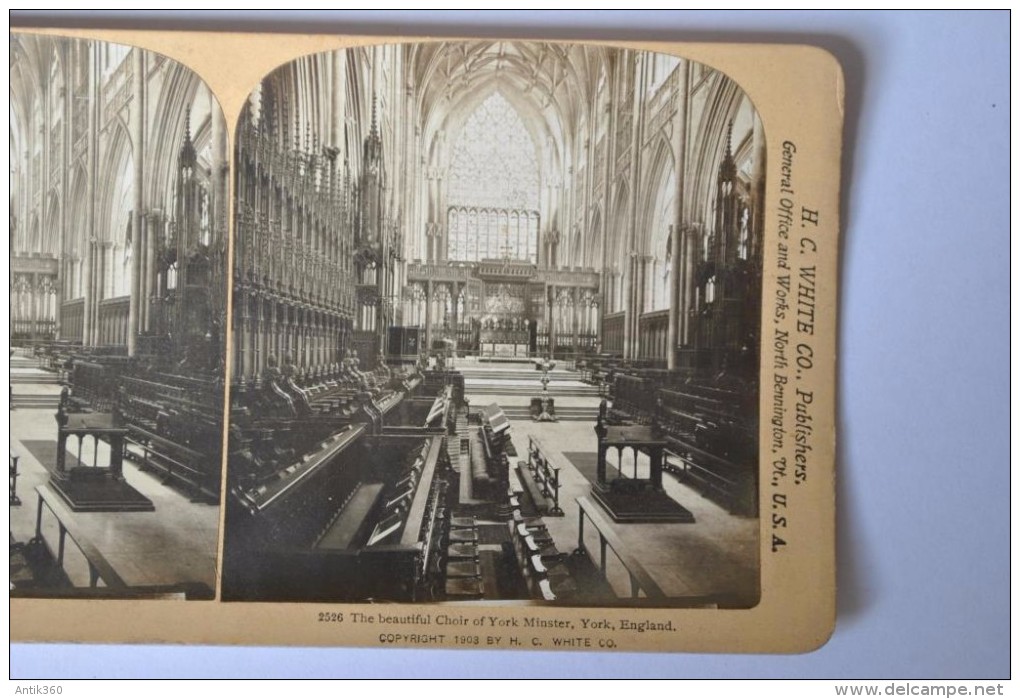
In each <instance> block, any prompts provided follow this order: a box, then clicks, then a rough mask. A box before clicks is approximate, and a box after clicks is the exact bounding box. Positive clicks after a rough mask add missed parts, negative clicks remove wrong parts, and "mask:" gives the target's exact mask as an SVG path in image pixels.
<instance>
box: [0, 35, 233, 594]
mask: <svg viewBox="0 0 1020 699" xmlns="http://www.w3.org/2000/svg"><path fill="white" fill-rule="evenodd" d="M226 144H227V137H226V122H225V121H224V118H223V114H222V112H221V111H220V107H219V105H218V103H217V101H216V99H215V98H214V96H213V95H212V93H211V92H210V91H209V89H208V87H207V86H206V85H205V84H204V83H203V82H202V80H201V79H199V77H198V76H197V75H196V74H195V73H193V72H192V71H191V70H190V69H188V68H186V67H184V66H183V65H181V64H179V63H177V62H176V61H173V60H170V59H168V58H166V57H164V56H162V55H159V54H157V53H153V52H150V51H146V50H142V49H140V48H133V47H131V46H127V45H121V44H116V43H109V42H105V41H92V40H84V39H70V38H60V37H57V36H46V35H31V34H12V35H11V36H10V172H9V181H10V384H11V385H10V396H9V398H10V508H9V509H10V595H11V597H60V598H80V599H92V598H96V599H102V598H119V599H125V598H127V599H189V600H190V599H205V600H208V599H213V598H214V596H215V590H216V585H217V577H216V576H217V568H218V566H217V548H218V541H219V521H220V491H221V488H220V483H221V480H222V460H223V457H222V443H223V437H222V435H223V408H224V386H225V382H224V378H223V377H224V369H225V361H224V360H225V347H226V345H225V343H226V336H225V327H226V323H225V319H226V310H227V284H228V281H229V277H228V276H227V242H228V236H227V234H226V233H227V216H228V208H227V198H228V196H229V194H228V190H227V185H228V165H229V162H228V159H227V158H228V152H227V150H228V149H227V145H226Z"/></svg>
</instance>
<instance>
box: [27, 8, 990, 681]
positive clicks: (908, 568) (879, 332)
mask: <svg viewBox="0 0 1020 699" xmlns="http://www.w3.org/2000/svg"><path fill="white" fill-rule="evenodd" d="M11 17H12V22H13V23H14V25H15V26H26V25H27V24H29V23H31V24H33V25H35V26H44V25H50V26H70V24H69V23H70V22H74V23H75V24H77V25H78V26H89V27H106V28H121V27H124V28H126V27H132V28H179V29H199V28H207V29H221V30H229V29H241V30H247V31H270V30H277V31H299V32H323V31H329V32H335V33H362V34H368V33H387V34H397V33H404V34H421V35H427V34H431V35H437V34H448V35H471V34H475V35H495V36H501V37H526V38H534V39H553V38H556V39H633V40H669V41H754V42H796V43H808V44H814V45H817V46H821V47H824V48H827V49H828V50H829V51H831V52H832V53H833V54H835V55H836V57H837V58H838V59H839V60H840V62H841V63H842V65H843V68H844V70H845V72H846V86H847V98H846V104H847V124H846V129H845V141H844V142H845V156H844V164H843V173H844V183H843V194H842V207H843V215H842V218H843V222H842V223H843V225H842V236H843V245H842V251H841V253H842V260H841V306H840V359H839V374H840V378H839V380H840V384H839V452H838V462H837V468H838V498H837V506H838V524H839V536H838V560H839V573H838V580H839V591H838V609H839V618H838V621H837V627H836V632H835V634H834V635H833V637H832V639H831V640H830V641H829V643H828V644H827V645H826V646H824V647H823V648H822V649H820V650H818V651H816V652H813V653H809V654H805V655H796V656H766V655H742V656H734V655H692V654H651V653H647V654H646V653H642V654H624V653H620V654H613V655H610V654H591V653H532V652H502V653H495V652H481V651H480V652H467V651H402V650H358V649H354V650H351V649H307V648H290V649H287V648H283V649H281V648H226V647H212V648H196V647H180V646H134V647H132V646H70V645H65V646H47V645H25V644H18V645H13V646H12V647H11V653H10V661H11V676H12V677H18V678H34V677H40V678H42V677H52V676H54V673H55V672H58V673H59V675H61V676H67V677H360V676H388V677H447V676H450V677H491V676H512V677H525V676H527V677H535V676H548V677H603V676H609V677H617V676H628V677H689V678H694V677H708V678H711V677H823V678H827V677H904V678H905V677H945V678H969V677H1005V676H1008V674H1009V642H1010V635H1009V631H1010V627H1009V609H1010V594H1009V581H1010V567H1009V562H1010V539H1009V523H1010V497H1009V495H1010V471H1009V444H1010V443H1009V398H1010V393H1009V371H1010V365H1009V323H1010V317H1009V294H1010V277H1009V251H1010V246H1009V243H1010V240H1009V230H1010V229H1009V226H1010V219H1009V201H1010V200H1009V136H1010V133H1009V108H1010V104H1009V99H1010V94H1009V56H1010V54H1009V48H1010V47H1009V15H1008V14H1007V13H997V14H996V13H991V14H989V13H974V14H960V13H955V14H940V13H872V12H852V11H846V12H802V11H786V12H761V13H759V12H724V11H697V12H684V11H643V12H598V11H584V12H568V11H554V12H538V11H530V12H520V11H442V12H439V11H425V12H421V13H417V12H413V11H383V10H378V11H362V12H356V11H312V12H303V11H270V12H260V11H251V10H250V11H244V12H233V11H232V12H220V11H215V12H201V11H191V12H183V13H181V12H172V11H133V12H129V11H111V12H69V11H61V12H40V11H33V12H17V11H13V12H12V13H11ZM57 659H59V663H58V662H57Z"/></svg>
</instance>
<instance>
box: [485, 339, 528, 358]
mask: <svg viewBox="0 0 1020 699" xmlns="http://www.w3.org/2000/svg"><path fill="white" fill-rule="evenodd" d="M480 353H481V356H482V357H484V358H487V359H528V357H529V352H528V345H527V343H512V342H485V341H484V340H483V341H482V343H481V349H480Z"/></svg>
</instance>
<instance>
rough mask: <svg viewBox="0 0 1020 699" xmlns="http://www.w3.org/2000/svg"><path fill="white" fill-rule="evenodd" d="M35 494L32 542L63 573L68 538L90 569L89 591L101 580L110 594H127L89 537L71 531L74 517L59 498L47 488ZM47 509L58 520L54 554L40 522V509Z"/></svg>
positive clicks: (42, 487)
mask: <svg viewBox="0 0 1020 699" xmlns="http://www.w3.org/2000/svg"><path fill="white" fill-rule="evenodd" d="M35 490H36V492H37V493H38V494H39V510H38V511H37V512H36V517H35V540H36V541H39V542H41V543H42V544H43V545H45V546H46V547H47V549H48V550H49V551H50V555H51V556H53V559H54V560H55V561H56V564H57V565H58V566H59V567H60V568H61V569H63V567H64V549H65V545H66V540H67V537H70V538H71V541H73V542H74V544H75V545H76V546H77V547H78V550H79V551H81V552H82V555H83V556H85V560H86V561H87V562H88V566H89V587H96V586H97V585H98V583H99V581H100V580H102V581H103V584H104V585H106V587H107V588H109V589H111V590H118V591H126V590H127V588H128V586H127V583H125V582H124V580H123V579H122V578H121V577H120V575H118V574H117V571H115V570H114V569H113V566H112V565H110V562H109V561H107V560H106V557H105V556H103V554H102V553H101V552H100V551H99V549H98V548H97V547H96V546H95V544H93V543H92V541H91V540H90V539H88V537H86V536H85V535H84V534H82V533H81V532H79V531H77V530H76V529H75V528H74V525H73V521H74V515H73V513H72V512H71V510H69V509H68V508H67V506H66V505H64V501H63V499H62V498H61V497H60V495H58V494H57V493H56V492H55V491H54V490H53V489H52V488H50V486H49V484H44V485H40V486H36V489H35ZM44 505H45V506H46V508H48V509H49V510H50V512H52V513H53V515H54V516H55V517H56V518H57V526H58V531H59V536H58V539H57V550H56V552H54V551H53V550H52V549H50V548H49V544H48V543H47V542H46V539H45V537H44V536H43V533H42V518H43V506H44Z"/></svg>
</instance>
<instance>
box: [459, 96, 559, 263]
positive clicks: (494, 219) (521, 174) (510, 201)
mask: <svg viewBox="0 0 1020 699" xmlns="http://www.w3.org/2000/svg"><path fill="white" fill-rule="evenodd" d="M447 201H448V202H449V209H448V210H447V231H448V235H449V244H448V248H447V255H448V257H449V258H450V259H452V260H463V261H468V262H476V261H479V260H484V259H500V258H503V259H514V260H528V261H530V262H535V261H536V258H537V250H538V206H539V168H538V152H537V149H536V147H535V142H534V141H533V140H532V138H531V134H529V133H528V130H527V129H526V128H525V127H524V122H522V121H521V117H520V115H519V114H518V113H517V110H516V109H514V108H513V106H512V105H511V104H510V103H509V102H507V100H506V98H505V97H503V95H501V94H500V93H499V92H494V93H493V94H492V95H490V96H489V97H488V99H486V100H485V101H484V102H482V103H481V104H480V105H479V106H478V108H477V109H476V110H475V112H474V113H473V114H472V115H471V116H469V117H468V119H467V121H466V122H465V123H464V127H463V129H462V130H461V132H460V133H459V134H458V135H457V137H456V138H455V140H454V145H453V152H452V156H451V159H450V174H449V191H448V199H447Z"/></svg>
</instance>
